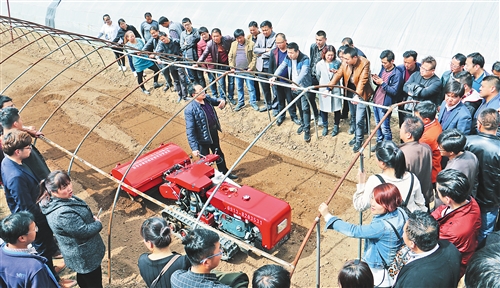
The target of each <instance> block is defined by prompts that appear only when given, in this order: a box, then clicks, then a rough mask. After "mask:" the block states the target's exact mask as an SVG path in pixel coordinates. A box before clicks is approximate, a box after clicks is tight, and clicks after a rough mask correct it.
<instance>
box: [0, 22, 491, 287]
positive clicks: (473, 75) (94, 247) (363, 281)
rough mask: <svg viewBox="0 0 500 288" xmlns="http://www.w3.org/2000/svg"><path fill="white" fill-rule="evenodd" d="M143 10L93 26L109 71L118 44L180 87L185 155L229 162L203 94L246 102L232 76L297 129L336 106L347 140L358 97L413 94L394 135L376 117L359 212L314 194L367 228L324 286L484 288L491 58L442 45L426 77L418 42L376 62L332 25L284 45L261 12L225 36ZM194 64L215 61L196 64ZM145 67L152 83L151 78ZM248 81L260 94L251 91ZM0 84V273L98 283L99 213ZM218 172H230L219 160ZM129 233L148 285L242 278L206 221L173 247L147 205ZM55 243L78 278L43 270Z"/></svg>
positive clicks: (254, 101) (360, 137)
mask: <svg viewBox="0 0 500 288" xmlns="http://www.w3.org/2000/svg"><path fill="white" fill-rule="evenodd" d="M144 18H145V21H144V22H143V23H142V24H141V25H140V29H139V30H137V29H136V28H135V27H133V26H132V25H129V24H127V23H126V22H125V20H124V19H120V20H118V24H115V23H114V22H113V21H112V20H111V17H110V16H109V15H108V14H106V15H104V16H103V21H104V25H103V27H102V29H101V31H100V33H99V37H101V38H103V39H105V40H108V41H110V42H111V43H114V44H113V46H112V49H113V50H114V52H115V55H116V57H117V59H118V61H117V63H118V65H119V69H120V71H122V72H125V71H126V70H127V69H126V66H125V58H126V57H127V58H128V59H129V65H130V69H131V71H132V72H133V73H134V74H135V76H136V77H137V81H138V84H139V86H140V87H141V90H142V91H143V92H144V93H145V94H147V95H149V93H150V92H149V90H147V89H146V88H145V86H144V83H143V82H144V79H143V78H144V71H145V70H146V69H150V70H152V71H153V72H154V73H155V76H154V83H153V87H154V88H155V89H157V88H160V87H163V86H165V87H164V90H165V91H167V90H168V89H170V88H171V87H172V88H174V89H175V91H177V93H178V101H181V100H182V99H187V98H188V97H193V98H195V101H192V102H191V104H190V106H188V107H186V109H185V120H186V133H187V138H188V142H189V145H190V147H191V149H192V153H193V155H194V156H199V155H200V154H201V155H205V154H208V152H209V151H210V150H211V151H212V153H217V154H219V155H220V156H221V158H222V159H223V161H220V162H218V163H217V165H218V169H219V170H220V171H221V172H223V173H227V172H228V168H227V166H226V163H225V161H224V154H223V153H222V149H221V147H220V143H219V139H218V131H220V130H221V127H220V123H219V119H218V116H217V113H216V111H215V109H214V108H213V107H214V106H216V107H218V108H220V109H224V108H225V106H226V103H227V102H229V103H231V105H232V106H233V110H234V111H240V110H242V109H243V108H245V89H244V86H245V85H246V88H247V89H246V91H247V92H248V94H249V103H250V107H251V108H252V109H254V110H256V111H260V112H266V111H272V113H273V116H275V117H276V116H277V117H278V119H277V121H276V123H277V125H278V126H280V125H281V124H282V123H283V122H284V120H285V111H282V110H284V108H285V107H286V106H287V103H288V106H290V107H289V108H288V110H287V112H288V113H289V115H290V118H291V120H292V121H293V122H294V123H296V124H297V125H299V128H298V130H297V133H298V134H302V133H303V134H304V140H305V141H306V142H309V141H310V140H311V125H310V122H311V119H313V118H314V119H315V120H318V122H319V123H318V125H319V126H322V127H323V131H322V135H323V136H325V137H326V136H327V135H328V134H329V132H330V130H329V124H328V123H329V121H328V118H329V113H333V119H334V121H333V126H332V127H333V128H332V130H331V134H330V135H331V136H333V137H335V136H336V135H338V133H339V132H340V130H339V124H340V119H342V118H344V119H347V118H348V114H350V120H349V121H348V122H349V129H348V132H347V133H349V134H354V138H353V139H352V140H351V141H350V143H349V144H350V145H351V146H353V151H354V152H357V151H358V150H359V149H360V148H361V146H362V143H363V141H364V135H365V134H366V133H367V131H366V130H367V128H368V125H367V121H369V118H370V116H371V111H370V109H369V107H368V106H370V105H367V104H366V103H370V102H372V103H374V104H377V105H378V106H377V107H374V108H373V114H374V118H375V122H376V123H377V124H378V123H380V122H381V121H382V119H383V117H384V115H385V114H386V112H387V109H386V108H384V107H383V106H385V107H387V106H390V105H392V104H394V103H399V102H402V101H407V100H414V102H411V101H410V102H407V103H406V104H404V106H400V109H399V110H400V111H399V115H398V118H399V126H400V129H399V133H400V139H401V143H400V145H398V144H396V143H395V142H393V137H392V128H391V126H390V118H387V119H385V120H383V121H382V122H383V123H382V124H381V126H380V128H379V129H377V138H376V142H377V145H375V146H374V147H373V149H372V152H375V155H376V158H377V163H378V166H379V168H380V169H381V173H379V174H376V175H372V176H370V177H368V179H366V173H365V172H364V171H360V173H359V177H358V178H359V183H358V185H357V189H356V191H355V192H354V194H353V207H354V208H355V209H356V210H359V211H364V210H367V209H368V208H371V213H372V215H373V219H372V221H371V223H369V224H365V225H354V224H350V223H348V222H345V221H342V220H341V219H340V218H338V217H336V216H334V215H333V214H331V213H330V212H329V211H328V206H327V205H326V204H325V203H323V204H321V205H320V207H319V212H320V213H321V215H322V216H323V217H324V219H325V221H326V227H327V228H328V229H332V230H336V231H338V232H340V233H342V234H345V235H347V236H350V237H356V238H363V239H366V243H365V246H364V254H363V257H362V259H361V260H359V259H358V260H352V261H349V262H347V263H346V264H345V265H344V267H343V268H342V270H341V272H340V274H339V277H338V281H339V285H341V287H344V288H345V287H373V286H377V287H409V286H415V283H418V285H420V286H422V287H456V286H457V284H458V281H459V280H460V278H461V277H462V276H463V275H465V284H466V286H467V287H494V286H491V285H493V284H494V283H493V284H492V282H491V279H498V277H499V276H500V275H499V272H498V271H497V270H498V269H496V267H494V266H493V267H488V266H487V265H484V262H486V261H498V260H499V256H498V255H500V252H499V251H500V246H499V245H498V244H497V243H495V242H496V241H494V240H491V239H497V240H498V237H500V236H499V234H498V233H499V232H494V231H495V230H498V228H499V226H500V223H499V221H498V220H497V218H498V214H499V208H500V189H499V188H500V177H499V175H500V138H499V135H500V134H499V125H500V117H499V110H500V93H499V92H500V78H499V75H500V62H496V63H495V64H494V65H493V68H492V74H494V75H489V73H488V72H487V71H486V70H485V68H484V63H485V61H484V58H483V56H482V55H481V54H480V53H477V52H474V53H470V54H468V55H467V56H465V55H464V54H461V53H457V54H456V55H454V56H453V57H452V58H451V62H450V70H449V71H446V72H445V73H444V74H443V75H442V77H438V76H437V75H436V74H435V68H436V60H435V59H434V58H433V57H432V56H427V57H424V58H422V60H421V63H420V62H418V61H417V52H415V51H412V50H409V51H406V52H405V53H404V54H403V63H404V64H402V65H399V66H397V65H395V58H396V56H395V55H394V53H393V52H392V51H391V50H384V51H383V52H382V53H381V54H380V56H379V58H380V63H381V68H380V72H379V73H378V74H370V61H369V60H368V59H367V58H366V55H365V54H364V53H363V52H362V51H361V50H360V49H359V48H358V47H355V46H354V44H353V41H352V39H351V38H349V37H346V38H344V39H343V40H342V46H340V47H338V48H337V49H336V48H335V47H334V46H332V45H328V44H327V43H326V42H327V37H326V33H325V32H324V31H322V30H320V31H318V32H317V33H316V39H315V43H314V44H312V45H311V47H309V48H310V49H309V56H308V55H306V54H305V53H303V52H302V51H301V49H300V48H299V46H298V45H297V43H295V42H290V43H288V42H287V39H286V36H285V35H284V34H283V33H276V32H274V31H273V26H272V23H271V22H270V21H267V20H266V21H263V22H262V23H261V24H260V25H258V24H257V22H255V21H252V22H250V23H249V25H248V28H249V35H245V32H244V30H243V29H236V30H235V31H234V33H233V35H226V36H223V33H222V32H221V30H220V29H218V28H213V29H212V30H211V31H210V32H209V29H207V28H206V27H200V28H195V27H193V26H192V23H191V20H190V19H189V18H184V19H182V21H181V23H178V22H174V21H171V20H168V19H167V18H166V17H163V16H162V17H160V18H159V19H158V21H155V20H153V17H152V15H151V13H149V12H148V13H146V14H145V15H144ZM259 28H260V30H259ZM120 44H123V45H120ZM124 49H125V50H124ZM303 50H305V49H303ZM124 53H125V54H124ZM185 60H188V61H192V62H196V63H195V64H193V65H192V66H188V67H189V68H185V67H184V68H181V67H177V66H173V65H170V64H171V62H172V61H185ZM198 67H203V68H207V69H208V70H214V69H216V70H218V71H219V72H229V73H228V74H227V75H226V74H224V75H219V74H215V73H211V72H206V73H205V72H203V71H201V70H199V69H196V68H198ZM160 70H161V72H162V74H163V76H164V78H165V83H164V84H161V83H160V82H159V77H158V76H159V74H157V73H159V72H160ZM256 71H257V72H262V73H265V74H260V76H259V77H260V78H261V79H262V78H263V77H264V75H265V77H266V79H268V81H267V82H261V81H253V80H252V77H253V75H255V72H256ZM231 73H237V74H238V75H245V76H246V77H247V79H242V78H239V77H233V76H231ZM205 74H206V75H205ZM205 77H207V78H208V81H206V79H205ZM215 80H217V81H215ZM214 81H215V82H216V83H213V84H211V85H210V91H211V92H212V95H208V94H206V93H205V91H204V87H205V86H206V85H207V83H212V82H214ZM235 82H236V86H237V97H235V95H234V86H235V85H234V84H235ZM226 84H227V85H226ZM283 84H287V85H283ZM289 84H290V85H289ZM311 85H322V87H320V88H319V91H321V92H322V94H315V93H310V92H306V93H305V94H304V95H302V96H301V99H300V101H299V102H297V103H295V104H294V105H290V104H291V102H292V100H293V99H294V98H295V97H297V96H298V95H299V94H300V93H301V89H299V88H306V87H310V86H311ZM337 85H340V87H344V88H339V86H337ZM261 95H263V97H262V98H263V102H264V106H263V107H259V105H258V104H259V103H258V101H260V97H261ZM336 96H346V97H348V98H351V100H350V101H345V100H341V99H340V98H338V97H336ZM0 98H1V101H0V102H1V108H2V110H1V114H0V123H1V125H2V129H3V136H2V141H1V144H2V149H3V154H4V159H3V160H2V164H1V176H2V181H3V185H4V192H5V195H6V199H7V203H8V206H9V209H10V211H11V212H12V214H11V215H10V216H8V217H6V218H5V219H3V220H2V223H1V227H0V237H1V238H2V239H3V240H4V241H5V243H4V244H2V246H1V248H0V255H1V257H2V259H3V260H2V261H1V263H0V280H1V281H3V283H5V284H6V286H9V287H10V286H16V287H36V286H40V287H41V286H43V287H58V286H62V287H71V286H73V285H75V284H76V283H78V285H79V286H80V287H102V272H101V261H102V259H103V257H104V250H105V246H104V243H103V241H102V239H101V237H100V235H99V232H100V231H101V229H102V224H101V222H100V219H99V216H98V215H94V214H93V213H92V211H91V210H90V208H89V207H88V205H87V204H86V203H85V202H84V201H83V200H82V199H80V198H78V197H76V196H74V195H73V188H72V184H71V179H70V178H69V176H68V174H67V173H65V172H63V171H53V172H50V170H49V168H48V167H47V165H46V164H45V161H44V159H43V157H42V155H41V153H40V152H39V151H38V150H37V149H36V147H34V146H32V145H31V142H32V138H33V137H38V136H40V135H41V133H40V132H37V131H36V129H34V127H30V126H24V125H23V121H22V119H21V117H20V116H19V111H18V110H17V109H16V108H15V107H13V102H12V99H11V98H9V97H7V96H1V97H0ZM318 104H319V109H318ZM297 110H298V111H297ZM280 112H283V113H281V114H280ZM278 115H279V116H278ZM227 177H229V178H231V179H236V178H237V176H236V175H234V174H232V173H229V174H228V175H227ZM140 235H141V236H142V237H143V239H144V243H145V245H146V247H147V248H148V250H149V251H150V253H146V254H143V255H141V256H140V257H139V261H138V265H139V270H140V273H141V276H142V277H143V279H144V281H145V282H146V284H147V285H148V287H204V286H206V285H211V287H248V285H249V282H250V279H249V277H248V276H247V275H246V274H244V273H241V272H239V273H219V272H218V273H215V272H214V269H215V268H216V267H217V266H218V265H219V262H220V259H221V255H222V253H223V251H222V249H221V248H220V242H219V236H218V234H217V233H215V232H213V231H210V230H206V229H194V230H192V231H190V232H189V233H188V234H187V235H186V237H184V239H183V240H182V243H183V244H184V248H185V255H184V256H182V255H181V254H178V253H175V252H173V251H171V250H170V248H169V245H170V243H171V231H170V228H169V226H168V225H167V223H166V222H165V220H163V219H161V218H150V219H147V220H146V221H145V222H144V223H143V225H142V227H141V229H140ZM56 240H57V241H56ZM492 243H493V244H492ZM476 251H478V252H476ZM485 251H488V252H485ZM59 254H62V257H63V258H64V265H65V266H66V265H67V266H68V267H69V268H71V269H72V270H73V271H75V272H77V281H73V280H70V279H61V278H60V277H59V276H58V272H60V269H61V268H63V267H59V269H57V268H58V267H55V266H54V265H53V261H52V259H53V257H58V256H59ZM20 259H22V261H20ZM492 259H493V260H492ZM21 263H25V264H21ZM436 271H439V272H438V273H436ZM422 275H426V276H427V275H429V276H428V277H422ZM488 279H490V280H488ZM251 282H252V287H289V286H290V274H289V272H288V271H287V270H286V269H284V268H283V267H281V266H278V265H266V266H264V267H261V268H259V269H257V270H256V271H255V273H254V274H253V278H252V281H251Z"/></svg>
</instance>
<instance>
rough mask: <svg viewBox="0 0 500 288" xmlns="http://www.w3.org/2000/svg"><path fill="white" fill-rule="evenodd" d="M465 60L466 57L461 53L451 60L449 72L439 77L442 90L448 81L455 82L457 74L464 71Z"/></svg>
mask: <svg viewBox="0 0 500 288" xmlns="http://www.w3.org/2000/svg"><path fill="white" fill-rule="evenodd" d="M466 59H467V57H465V55H464V54H462V53H457V54H455V56H453V58H451V62H450V70H448V71H445V72H444V73H443V75H442V76H441V86H442V87H443V89H444V87H445V86H446V84H448V82H450V80H457V75H458V73H460V72H462V71H464V67H465V60H466Z"/></svg>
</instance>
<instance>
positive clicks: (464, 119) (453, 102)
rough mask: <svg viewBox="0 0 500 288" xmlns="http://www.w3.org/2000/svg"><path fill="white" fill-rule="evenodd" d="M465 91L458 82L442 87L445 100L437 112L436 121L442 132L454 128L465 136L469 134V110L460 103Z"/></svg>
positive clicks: (470, 122) (451, 82)
mask: <svg viewBox="0 0 500 288" xmlns="http://www.w3.org/2000/svg"><path fill="white" fill-rule="evenodd" d="M464 93H465V89H464V86H463V85H462V84H460V82H457V81H454V80H453V81H450V82H448V84H446V86H445V87H444V95H445V99H444V100H443V103H442V104H441V109H440V110H439V111H440V112H439V117H438V121H439V124H441V128H442V129H443V130H448V129H453V128H456V129H458V130H460V131H462V133H464V134H465V135H469V134H470V127H471V125H472V117H471V116H470V112H469V109H467V107H465V105H464V104H463V103H462V101H461V100H462V97H463V96H464Z"/></svg>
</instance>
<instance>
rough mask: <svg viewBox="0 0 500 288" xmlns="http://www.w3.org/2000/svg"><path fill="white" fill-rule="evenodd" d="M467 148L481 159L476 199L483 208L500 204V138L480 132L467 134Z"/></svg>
mask: <svg viewBox="0 0 500 288" xmlns="http://www.w3.org/2000/svg"><path fill="white" fill-rule="evenodd" d="M465 150H468V151H470V152H472V153H474V155H476V157H477V160H478V161H479V175H478V177H477V182H478V185H477V196H476V201H477V204H479V207H481V208H494V207H499V206H500V193H499V191H500V177H498V175H500V138H499V137H498V136H495V135H491V134H485V133H481V132H479V134H478V135H469V136H467V144H466V145H465Z"/></svg>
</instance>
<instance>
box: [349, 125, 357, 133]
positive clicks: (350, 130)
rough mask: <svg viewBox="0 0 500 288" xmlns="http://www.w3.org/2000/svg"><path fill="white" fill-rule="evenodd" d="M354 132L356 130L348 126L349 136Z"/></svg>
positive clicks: (352, 126)
mask: <svg viewBox="0 0 500 288" xmlns="http://www.w3.org/2000/svg"><path fill="white" fill-rule="evenodd" d="M355 130H356V128H354V125H351V126H349V135H352V134H354V131H355Z"/></svg>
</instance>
